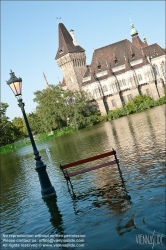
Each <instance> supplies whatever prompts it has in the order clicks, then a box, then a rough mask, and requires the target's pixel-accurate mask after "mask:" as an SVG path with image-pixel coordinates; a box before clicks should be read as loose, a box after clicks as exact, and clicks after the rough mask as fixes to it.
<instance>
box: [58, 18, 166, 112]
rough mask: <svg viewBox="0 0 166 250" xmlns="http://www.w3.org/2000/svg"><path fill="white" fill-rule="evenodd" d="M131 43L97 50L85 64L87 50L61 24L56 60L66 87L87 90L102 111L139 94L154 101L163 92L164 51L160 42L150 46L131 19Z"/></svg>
mask: <svg viewBox="0 0 166 250" xmlns="http://www.w3.org/2000/svg"><path fill="white" fill-rule="evenodd" d="M130 34H131V36H132V42H130V41H129V40H127V39H125V40H122V41H119V42H117V43H114V44H110V45H108V46H105V47H102V48H99V49H96V50H95V51H94V52H93V56H92V63H91V64H90V65H88V66H86V55H85V50H84V49H83V48H81V47H80V46H79V45H78V43H77V42H76V39H75V37H74V31H73V30H72V31H71V35H70V34H69V32H68V31H67V30H66V28H65V26H64V25H63V24H59V48H58V52H57V55H56V61H57V63H58V66H59V67H60V68H61V70H62V73H63V77H64V79H63V84H62V85H63V87H64V88H68V89H70V90H80V89H82V90H83V91H85V92H86V94H87V97H88V98H89V99H90V100H93V101H96V103H97V104H98V107H99V109H100V112H101V114H106V113H107V112H108V110H113V109H116V108H120V107H122V104H123V103H126V102H128V101H129V100H131V99H132V98H134V97H136V96H137V95H139V94H143V95H149V96H151V97H152V98H154V99H155V100H156V99H158V98H160V97H162V96H163V95H164V86H165V85H166V81H165V74H166V68H165V52H164V51H163V49H162V48H161V47H160V46H159V45H158V44H156V43H155V44H152V45H148V44H147V40H146V39H144V42H142V41H141V39H140V38H139V36H138V31H137V30H136V29H135V28H134V25H133V23H132V22H131V33H130Z"/></svg>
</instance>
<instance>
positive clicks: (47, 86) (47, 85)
mask: <svg viewBox="0 0 166 250" xmlns="http://www.w3.org/2000/svg"><path fill="white" fill-rule="evenodd" d="M43 76H44V79H45V82H46V89H48V88H49V84H48V82H47V78H46V76H45V74H44V72H43Z"/></svg>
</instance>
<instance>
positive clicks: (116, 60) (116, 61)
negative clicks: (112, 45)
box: [114, 56, 118, 65]
mask: <svg viewBox="0 0 166 250" xmlns="http://www.w3.org/2000/svg"><path fill="white" fill-rule="evenodd" d="M114 63H115V65H116V64H118V59H117V57H116V56H115V59H114Z"/></svg>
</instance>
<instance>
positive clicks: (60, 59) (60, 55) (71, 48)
mask: <svg viewBox="0 0 166 250" xmlns="http://www.w3.org/2000/svg"><path fill="white" fill-rule="evenodd" d="M58 29H59V48H58V51H57V54H56V57H55V60H56V61H57V64H58V66H59V67H60V68H61V70H62V74H63V80H64V82H65V84H66V87H67V88H68V89H70V90H79V89H80V87H81V84H82V77H83V75H84V73H85V71H86V56H85V50H84V49H83V48H82V47H80V46H79V45H78V43H77V41H76V39H75V37H74V31H73V30H71V34H70V33H69V32H68V31H67V29H66V27H65V26H64V24H63V23H59V26H58Z"/></svg>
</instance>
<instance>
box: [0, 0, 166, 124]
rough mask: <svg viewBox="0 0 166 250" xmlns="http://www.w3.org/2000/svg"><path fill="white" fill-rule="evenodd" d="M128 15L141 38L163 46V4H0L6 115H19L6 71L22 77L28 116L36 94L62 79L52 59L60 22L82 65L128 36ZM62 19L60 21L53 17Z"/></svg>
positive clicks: (67, 2)
mask: <svg viewBox="0 0 166 250" xmlns="http://www.w3.org/2000/svg"><path fill="white" fill-rule="evenodd" d="M130 17H131V19H132V22H133V23H134V26H135V28H136V29H137V31H138V34H139V37H140V38H141V39H143V37H144V36H145V37H146V38H147V41H148V44H149V45H150V44H153V43H158V44H159V45H160V46H161V47H162V48H165V47H166V44H165V1H6V0H5V1H3V0H1V102H4V103H7V104H8V105H9V107H8V109H7V113H6V115H7V116H8V117H9V118H10V120H12V119H13V118H14V117H22V113H21V110H20V108H19V107H18V105H17V99H16V98H15V96H14V94H13V92H12V91H11V89H10V88H9V86H8V85H7V84H6V81H7V80H9V79H10V75H9V72H10V69H11V70H12V71H14V72H15V75H16V76H17V77H21V78H22V98H23V101H24V102H25V111H26V113H31V112H34V111H35V107H36V103H34V102H33V99H34V98H35V95H34V92H35V91H37V90H43V89H44V88H45V80H44V77H43V72H44V74H45V75H46V77H47V81H48V83H49V84H55V85H56V84H58V83H59V81H62V79H63V75H62V72H61V70H60V68H59V67H58V65H57V63H56V61H55V55H56V52H57V50H58V22H62V23H63V24H64V25H65V27H66V28H67V30H68V31H70V30H71V29H73V30H74V34H75V38H76V40H77V42H78V44H79V45H80V46H81V47H82V48H84V49H85V51H86V52H85V53H86V64H90V63H91V59H92V55H93V51H94V49H98V48H101V47H104V46H107V45H109V44H112V43H115V42H118V41H120V40H124V39H126V38H127V39H128V40H130V41H131V36H130V30H131V27H130ZM57 18H61V19H57Z"/></svg>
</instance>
